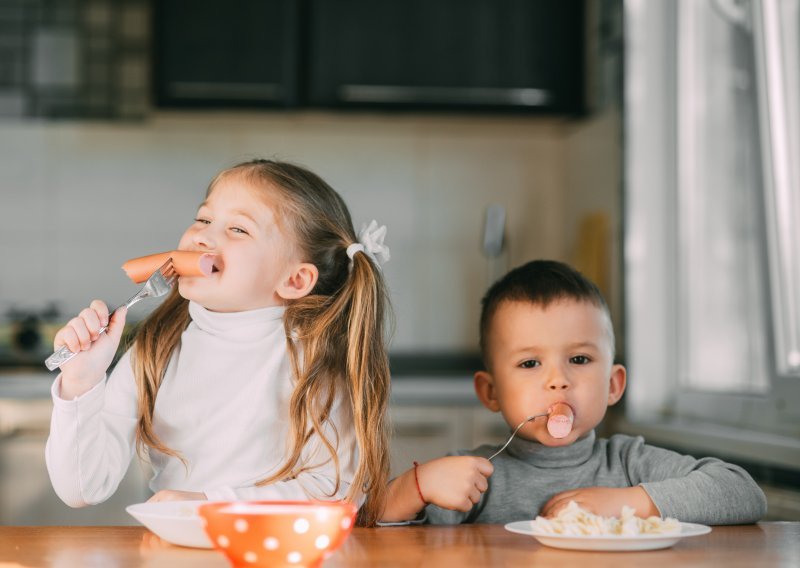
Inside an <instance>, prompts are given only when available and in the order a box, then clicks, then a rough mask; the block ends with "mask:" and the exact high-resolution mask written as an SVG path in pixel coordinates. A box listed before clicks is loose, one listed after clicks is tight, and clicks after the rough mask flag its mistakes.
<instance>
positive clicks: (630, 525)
mask: <svg viewBox="0 0 800 568" xmlns="http://www.w3.org/2000/svg"><path fill="white" fill-rule="evenodd" d="M531 524H532V527H533V531H534V532H535V533H538V534H542V535H563V536H601V535H602V536H639V535H670V534H680V532H681V523H680V522H679V521H678V520H677V519H673V518H671V517H667V518H665V519H662V518H661V517H648V518H647V519H642V518H641V517H637V516H636V515H634V510H633V509H632V508H631V507H623V508H622V514H621V515H620V516H619V517H601V516H600V515H595V514H593V513H590V512H589V511H586V510H585V509H582V508H581V507H580V506H579V505H578V504H577V503H576V502H575V501H570V502H569V504H568V505H567V506H566V507H565V508H564V509H562V510H561V512H559V513H558V515H556V516H555V517H553V518H552V519H546V518H544V517H538V516H537V517H536V518H535V519H534V520H533V521H531Z"/></svg>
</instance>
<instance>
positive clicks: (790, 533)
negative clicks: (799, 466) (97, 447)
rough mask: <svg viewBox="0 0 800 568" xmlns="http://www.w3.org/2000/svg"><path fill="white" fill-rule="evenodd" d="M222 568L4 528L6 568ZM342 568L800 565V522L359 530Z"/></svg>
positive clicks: (202, 559) (140, 534) (105, 538)
mask: <svg viewBox="0 0 800 568" xmlns="http://www.w3.org/2000/svg"><path fill="white" fill-rule="evenodd" d="M19 566H25V567H28V566H34V567H39V566H46V567H58V568H71V567H73V566H74V567H76V568H83V567H103V568H105V567H111V568H122V567H127V566H150V567H164V568H167V567H169V568H173V567H178V568H180V567H189V566H192V567H195V566H196V567H200V568H202V567H205V566H209V567H214V566H216V567H219V568H224V567H226V566H228V563H227V560H226V559H225V558H224V557H223V556H222V555H221V554H219V553H217V552H216V551H213V550H202V549H194V548H182V547H180V546H172V545H170V544H168V543H166V542H164V541H162V540H161V539H159V538H158V537H156V536H155V535H153V534H152V533H151V532H149V531H148V530H147V529H145V528H144V527H9V526H6V527H3V526H0V567H1V568H12V567H19ZM324 566H325V568H331V567H334V566H348V567H352V566H355V567H358V566H437V567H439V566H441V567H445V568H449V567H451V566H454V567H455V566H526V567H530V566H557V567H562V566H580V567H582V568H587V567H589V566H592V567H594V566H598V567H608V568H619V567H620V566H647V567H648V568H652V567H655V568H658V567H661V566H663V567H669V568H676V567H679V566H680V567H683V566H708V567H714V568H718V567H720V566H721V567H723V568H733V567H738V566H741V567H748V568H749V567H758V568H765V567H786V568H789V567H797V566H800V523H780V522H777V523H758V524H756V525H744V526H733V527H714V530H713V531H712V532H711V534H708V535H704V536H699V537H693V538H687V539H684V540H682V541H680V542H678V544H676V545H675V546H674V547H672V548H668V549H665V550H658V551H650V552H578V551H568V550H558V549H555V548H548V547H546V546H542V545H540V544H539V543H538V542H537V541H536V540H534V539H533V538H532V537H527V536H524V535H518V534H513V533H510V532H508V531H506V530H505V529H504V528H503V527H502V526H499V525H464V526H455V527H434V526H429V527H385V528H379V529H360V528H359V529H355V530H354V531H353V534H352V535H351V536H350V537H349V538H348V540H347V541H346V542H345V544H344V546H342V548H341V549H340V550H338V551H337V552H336V553H335V554H334V555H333V556H332V557H331V558H329V559H328V561H327V562H326V563H325V565H324Z"/></svg>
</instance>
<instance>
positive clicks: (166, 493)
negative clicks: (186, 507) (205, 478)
mask: <svg viewBox="0 0 800 568" xmlns="http://www.w3.org/2000/svg"><path fill="white" fill-rule="evenodd" d="M205 500H206V494H205V493H196V492H194V491H174V490H172V489H162V490H161V491H159V492H158V493H156V494H155V495H153V496H152V497H150V499H148V500H147V502H148V503H155V502H157V501H205Z"/></svg>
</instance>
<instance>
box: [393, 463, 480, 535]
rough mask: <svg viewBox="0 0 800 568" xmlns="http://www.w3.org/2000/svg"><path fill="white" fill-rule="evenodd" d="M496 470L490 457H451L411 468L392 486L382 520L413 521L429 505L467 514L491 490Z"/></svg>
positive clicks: (394, 481) (395, 480)
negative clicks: (491, 477) (491, 476)
mask: <svg viewBox="0 0 800 568" xmlns="http://www.w3.org/2000/svg"><path fill="white" fill-rule="evenodd" d="M493 471H494V467H493V466H492V463H491V462H490V461H489V460H487V459H486V458H481V457H475V456H448V457H444V458H438V459H435V460H431V461H429V462H426V463H424V464H421V465H419V466H417V467H415V468H412V469H409V470H408V471H406V472H405V473H403V474H402V475H400V476H399V477H397V478H396V479H394V480H393V481H392V482H391V483H390V484H389V494H388V497H387V501H386V508H385V509H384V512H383V515H382V517H381V521H383V522H395V521H407V520H410V519H413V518H414V517H416V516H417V514H418V513H419V512H420V511H421V510H422V509H424V508H425V506H426V505H429V504H430V505H437V506H439V507H441V508H443V509H451V510H456V511H463V512H467V511H469V510H470V509H472V507H473V505H475V503H477V502H478V501H479V500H480V497H481V494H482V493H483V492H484V491H486V489H487V488H488V487H489V482H488V480H487V478H488V477H489V476H490V475H492V472H493Z"/></svg>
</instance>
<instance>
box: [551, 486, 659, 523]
mask: <svg viewBox="0 0 800 568" xmlns="http://www.w3.org/2000/svg"><path fill="white" fill-rule="evenodd" d="M570 501H575V502H576V503H577V504H578V505H579V506H580V507H581V508H583V509H585V510H587V511H589V512H590V513H594V514H595V515H601V516H603V517H619V516H620V513H622V507H624V506H625V505H627V506H628V507H632V508H633V509H634V510H635V511H636V516H637V517H642V518H647V517H652V516H654V515H655V516H660V515H661V513H659V512H658V509H657V508H656V506H655V504H654V503H653V501H652V500H651V499H650V496H649V495H648V494H647V492H646V491H645V490H644V489H643V488H642V487H640V486H638V485H637V486H636V487H621V488H617V487H586V488H583V489H573V490H571V491H563V492H561V493H557V494H556V495H553V497H551V498H550V500H549V501H548V502H547V503H545V504H544V505H543V506H542V508H541V510H540V511H539V514H540V515H541V516H543V517H555V516H556V515H557V514H558V513H559V511H561V510H562V509H563V508H564V507H566V506H567V505H568V504H569V502H570Z"/></svg>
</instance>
